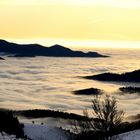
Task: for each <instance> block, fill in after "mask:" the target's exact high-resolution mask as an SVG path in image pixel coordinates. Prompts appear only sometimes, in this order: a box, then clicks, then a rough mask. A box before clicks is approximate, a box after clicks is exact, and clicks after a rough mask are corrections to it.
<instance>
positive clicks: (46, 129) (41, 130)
mask: <svg viewBox="0 0 140 140" xmlns="http://www.w3.org/2000/svg"><path fill="white" fill-rule="evenodd" d="M24 131H25V135H27V136H28V137H29V138H30V139H32V140H68V137H69V135H68V134H67V133H65V132H64V131H63V130H60V129H59V128H57V127H51V126H47V125H37V124H25V128H24ZM0 140H23V139H16V138H15V136H13V135H11V136H9V135H7V134H5V133H0ZM117 140H140V130H135V131H131V132H128V133H124V134H120V135H119V136H118V138H117Z"/></svg>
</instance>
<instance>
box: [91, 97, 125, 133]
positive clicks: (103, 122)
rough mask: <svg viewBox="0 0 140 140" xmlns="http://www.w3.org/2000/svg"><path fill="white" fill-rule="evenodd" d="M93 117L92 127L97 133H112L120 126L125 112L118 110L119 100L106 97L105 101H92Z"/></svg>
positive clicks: (98, 98)
mask: <svg viewBox="0 0 140 140" xmlns="http://www.w3.org/2000/svg"><path fill="white" fill-rule="evenodd" d="M92 109H93V116H94V118H96V121H92V122H91V123H92V127H93V129H94V130H96V131H98V130H99V131H104V132H108V131H112V130H113V129H114V128H116V127H117V126H119V125H120V123H121V122H122V121H123V118H124V112H123V111H121V110H118V106H117V100H116V99H115V98H114V97H110V96H105V98H104V99H103V100H101V98H100V97H96V98H95V99H94V100H93V101H92Z"/></svg>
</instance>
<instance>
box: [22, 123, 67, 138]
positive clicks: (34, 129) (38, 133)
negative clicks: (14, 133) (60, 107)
mask: <svg viewBox="0 0 140 140" xmlns="http://www.w3.org/2000/svg"><path fill="white" fill-rule="evenodd" d="M24 132H25V135H26V136H27V137H28V138H30V139H32V140H67V139H68V137H69V134H68V133H66V132H64V131H63V130H61V129H59V128H57V127H51V126H47V125H38V124H24Z"/></svg>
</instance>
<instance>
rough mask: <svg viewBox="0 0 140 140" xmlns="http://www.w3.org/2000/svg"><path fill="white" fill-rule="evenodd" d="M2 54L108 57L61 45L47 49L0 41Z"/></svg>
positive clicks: (18, 55) (39, 46)
mask: <svg viewBox="0 0 140 140" xmlns="http://www.w3.org/2000/svg"><path fill="white" fill-rule="evenodd" d="M0 52H1V53H5V54H8V55H10V56H15V57H34V56H54V57H108V56H105V55H101V54H99V53H97V52H88V53H84V52H82V51H73V50H71V49H69V48H65V47H63V46H61V45H57V44H56V45H54V46H51V47H45V46H42V45H39V44H16V43H11V42H8V41H5V40H0Z"/></svg>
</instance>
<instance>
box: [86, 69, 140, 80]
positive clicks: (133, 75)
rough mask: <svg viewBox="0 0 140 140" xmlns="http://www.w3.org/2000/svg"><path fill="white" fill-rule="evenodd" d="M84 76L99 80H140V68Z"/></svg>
mask: <svg viewBox="0 0 140 140" xmlns="http://www.w3.org/2000/svg"><path fill="white" fill-rule="evenodd" d="M85 78H87V79H92V80H99V81H115V82H140V69H139V70H135V71H132V72H127V73H123V74H115V73H103V74H98V75H93V76H86V77H85Z"/></svg>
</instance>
